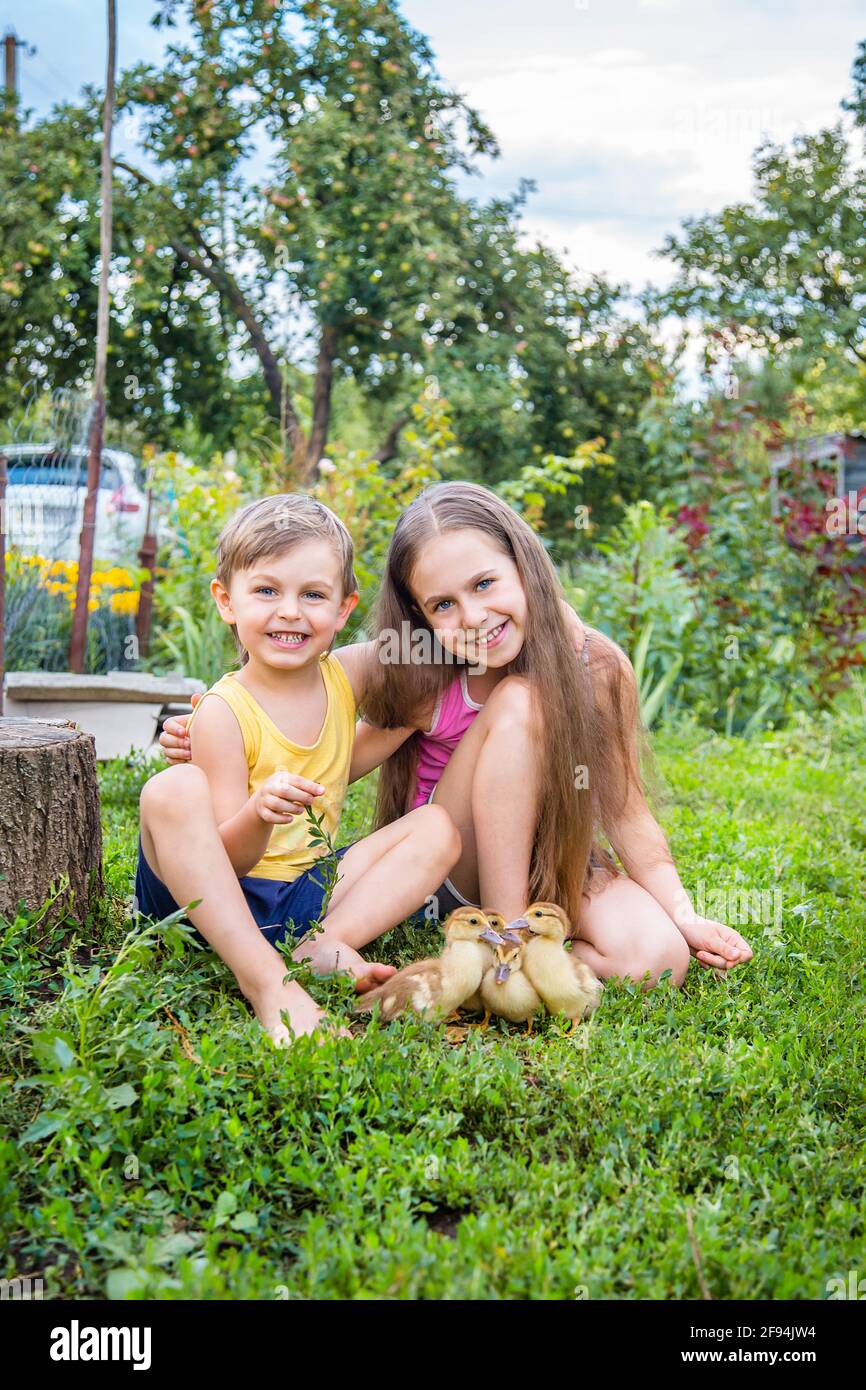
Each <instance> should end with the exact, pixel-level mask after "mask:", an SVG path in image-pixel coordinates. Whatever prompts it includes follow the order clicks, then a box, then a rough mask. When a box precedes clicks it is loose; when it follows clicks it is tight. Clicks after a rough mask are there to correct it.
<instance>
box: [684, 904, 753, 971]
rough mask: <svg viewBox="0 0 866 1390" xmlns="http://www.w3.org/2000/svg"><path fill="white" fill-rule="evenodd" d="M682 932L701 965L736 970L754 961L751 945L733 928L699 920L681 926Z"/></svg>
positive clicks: (700, 918) (722, 923) (708, 920)
mask: <svg viewBox="0 0 866 1390" xmlns="http://www.w3.org/2000/svg"><path fill="white" fill-rule="evenodd" d="M680 931H681V932H682V934H683V936H684V937H685V938H686V941H687V942H688V946H689V950H690V951H691V953H692V955H693V956H694V957H695V960H697V961H698V962H699V964H700V965H703V966H707V967H712V968H714V969H716V970H730V969H731V967H732V966H734V965H740V964H744V963H745V962H746V961H747V960H751V959H752V948H751V946H750V945H749V943H748V941H746V940H745V938H744V937H742V936H740V933H739V932H738V931H734V929H733V927H726V926H725V924H724V922H714V921H712V920H711V918H709V917H695V918H693V920H692V921H691V922H690V923H689V924H688V925H687V926H683V925H682V924H680Z"/></svg>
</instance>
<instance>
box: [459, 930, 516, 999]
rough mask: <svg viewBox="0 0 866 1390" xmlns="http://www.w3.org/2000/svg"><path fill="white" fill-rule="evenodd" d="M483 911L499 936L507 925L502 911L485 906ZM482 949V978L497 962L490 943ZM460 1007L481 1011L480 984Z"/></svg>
mask: <svg viewBox="0 0 866 1390" xmlns="http://www.w3.org/2000/svg"><path fill="white" fill-rule="evenodd" d="M483 912H484V916H485V917H486V918H487V920H488V922H489V923H490V925H491V927H492V928H493V930H494V931H495V932H497V933H498V934H499V935H500V936H501V935H502V933H503V932H504V931H505V928H506V926H507V923H506V921H505V918H504V917H503V915H502V913H501V912H490V911H489V910H488V909H487V908H486V907H485V908H484V909H483ZM482 950H483V951H484V955H485V957H486V959H485V961H484V969H483V970H482V972H481V978H482V980H483V979H484V976H485V975H486V974H487V971H488V970H489V969H490V968H491V966H495V965H496V964H497V961H496V957H495V955H494V954H493V944H492V943H491V944H490V945H483V946H482ZM460 1007H461V1009H466V1010H467V1011H468V1012H469V1013H473V1014H480V1013H481V1012H482V1010H483V1009H484V1000H483V999H482V998H481V987H480V985H479V987H478V989H476V990H475V992H474V994H470V996H469V998H468V999H464V1001H463V1003H462V1004H461V1005H460ZM487 1017H488V1022H489V1019H490V1015H489V1014H488V1016H487Z"/></svg>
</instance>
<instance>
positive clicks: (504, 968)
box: [493, 961, 511, 985]
mask: <svg viewBox="0 0 866 1390" xmlns="http://www.w3.org/2000/svg"><path fill="white" fill-rule="evenodd" d="M510 974H511V966H510V965H506V964H505V962H504V961H501V962H500V963H499V965H497V967H496V974H495V975H494V977H493V978H494V980H495V981H496V983H497V984H498V985H504V984H505V981H506V980H507V979H508V976H509V975H510Z"/></svg>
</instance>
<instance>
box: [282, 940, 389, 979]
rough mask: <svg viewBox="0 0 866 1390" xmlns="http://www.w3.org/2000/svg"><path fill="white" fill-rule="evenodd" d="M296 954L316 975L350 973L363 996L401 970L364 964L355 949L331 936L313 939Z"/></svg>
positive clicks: (371, 961) (377, 962)
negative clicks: (336, 972)
mask: <svg viewBox="0 0 866 1390" xmlns="http://www.w3.org/2000/svg"><path fill="white" fill-rule="evenodd" d="M292 954H293V956H294V958H295V960H298V961H300V960H304V961H308V962H309V964H310V966H311V967H312V969H313V972H314V974H316V975H332V974H334V972H335V971H337V970H348V971H349V973H350V974H351V975H354V976H355V988H356V990H357V991H358V993H359V994H364V993H365V992H366V991H367V990H368V989H375V987H376V985H381V984H384V982H385V981H386V980H389V979H390V978H391V976H392V975H394V974H395V973H396V969H397V967H396V966H394V965H383V964H382V963H381V962H380V961H375V960H364V957H363V956H361V955H359V954H358V952H357V951H356V950H355V949H354V948H353V947H352V946H347V945H346V943H345V941H338V940H337V939H336V937H332V936H328V935H327V933H326V932H322V933H321V934H320V935H319V936H316V937H313V939H312V941H307V942H303V943H302V944H301V945H300V946H298V947H296V948H295V950H294V951H293V953H292Z"/></svg>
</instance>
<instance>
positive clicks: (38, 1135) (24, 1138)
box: [20, 1110, 63, 1144]
mask: <svg viewBox="0 0 866 1390" xmlns="http://www.w3.org/2000/svg"><path fill="white" fill-rule="evenodd" d="M62 1124H63V1116H62V1115H58V1114H57V1113H56V1111H52V1110H45V1111H43V1113H42V1114H41V1115H38V1116H37V1118H36V1119H35V1120H34V1121H33V1123H32V1125H28V1126H27V1128H26V1129H25V1131H24V1133H23V1134H22V1135H21V1139H20V1143H22V1144H35V1142H36V1140H37V1139H45V1138H46V1136H47V1135H49V1134H54V1133H56V1131H57V1130H58V1129H59V1128H60V1126H61V1125H62Z"/></svg>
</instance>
